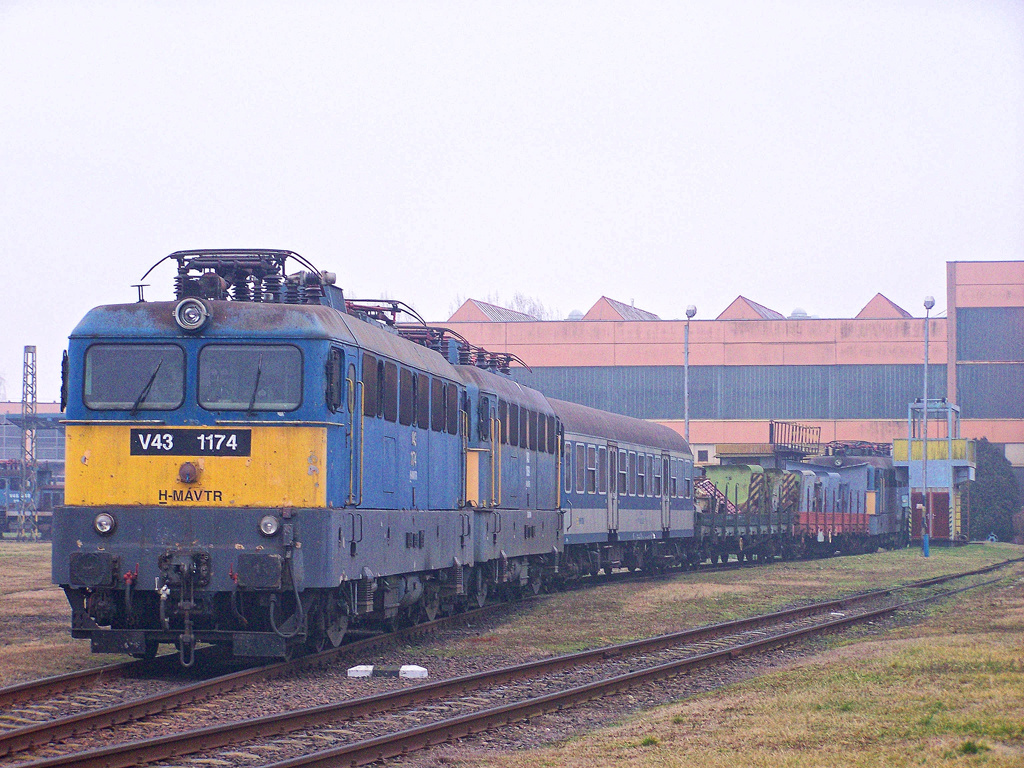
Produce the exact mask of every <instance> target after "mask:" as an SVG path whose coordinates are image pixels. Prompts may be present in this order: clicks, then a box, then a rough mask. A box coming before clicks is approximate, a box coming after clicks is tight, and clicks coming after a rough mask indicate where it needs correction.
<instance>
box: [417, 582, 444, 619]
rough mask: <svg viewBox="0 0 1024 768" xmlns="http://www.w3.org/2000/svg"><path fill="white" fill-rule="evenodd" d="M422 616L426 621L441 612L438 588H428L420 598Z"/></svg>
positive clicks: (434, 617)
mask: <svg viewBox="0 0 1024 768" xmlns="http://www.w3.org/2000/svg"><path fill="white" fill-rule="evenodd" d="M420 604H421V605H422V612H423V616H424V618H425V619H426V620H427V621H433V620H434V619H436V618H437V614H438V613H440V612H441V593H440V592H439V591H438V590H436V589H435V590H428V592H427V594H426V595H424V596H423V599H422V600H420Z"/></svg>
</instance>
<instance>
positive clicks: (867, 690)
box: [0, 542, 1024, 768]
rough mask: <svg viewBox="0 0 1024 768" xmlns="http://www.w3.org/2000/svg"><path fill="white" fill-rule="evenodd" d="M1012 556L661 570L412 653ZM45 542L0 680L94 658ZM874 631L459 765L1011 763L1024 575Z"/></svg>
mask: <svg viewBox="0 0 1024 768" xmlns="http://www.w3.org/2000/svg"><path fill="white" fill-rule="evenodd" d="M1020 556H1024V548H1021V547H1013V546H1011V545H1002V544H996V545H977V546H969V547H963V548H959V549H954V550H945V549H934V550H932V557H931V558H928V559H924V558H922V557H921V556H920V552H919V551H917V550H904V551H900V552H881V553H877V554H874V555H866V556H860V557H849V558H837V559H833V560H827V561H821V560H819V561H807V562H795V563H776V564H774V565H772V566H769V567H766V568H751V569H742V570H735V571H721V572H717V571H708V572H703V573H699V574H679V575H677V576H672V577H669V578H666V579H664V580H659V581H654V582H645V583H641V584H636V583H634V584H619V585H610V586H605V587H602V588H600V589H591V590H581V591H576V592H569V593H562V594H557V595H552V596H549V597H547V598H545V599H543V600H541V601H539V602H537V603H535V604H533V605H532V606H531V607H530V608H529V609H527V610H524V611H520V612H517V614H516V615H515V616H514V617H513V618H511V619H509V620H508V621H507V622H503V623H501V624H500V625H499V626H498V627H497V628H495V629H492V630H489V631H481V633H480V634H479V635H477V636H475V637H469V638H467V639H466V640H464V641H461V642H456V643H451V644H449V645H446V646H444V647H443V648H440V649H435V650H433V651H429V652H431V653H434V654H436V655H445V656H451V655H454V656H458V655H487V654H493V653H504V652H516V653H522V652H523V651H527V652H532V653H534V654H539V655H546V654H552V653H564V652H568V651H572V650H576V649H579V648H584V647H594V646H598V645H603V644H608V643H613V642H620V641H623V640H627V639H631V638H635V637H640V636H649V635H655V634H660V633H663V632H668V631H672V630H676V629H682V628H685V627H692V626H697V625H700V624H707V623H711V622H715V621H721V620H725V619H730V618H736V617H738V616H744V615H750V614H755V613H763V612H765V611H768V610H772V609H775V608H779V607H782V606H784V605H789V604H793V603H797V602H803V601H809V600H817V599H824V598H826V597H829V596H837V595H841V594H846V593H849V592H854V591H863V590H868V589H875V588H880V587H885V586H892V585H896V584H902V583H907V582H910V581H914V580H917V579H922V578H927V577H929V576H935V575H940V574H943V573H951V572H954V571H959V570H967V569H970V568H973V567H981V566H983V565H986V564H989V563H993V562H996V561H1000V560H1004V559H1007V558H1009V557H1020ZM49 560H50V548H49V545H48V544H47V543H19V542H0V573H2V574H3V579H2V580H0V686H3V685H9V684H11V683H14V682H17V681H20V680H25V679H31V678H35V677H40V676H43V675H49V674H56V673H58V672H63V671H67V670H70V669H78V668H81V667H83V666H87V665H95V664H100V663H106V662H108V661H112V660H113V657H108V656H92V655H90V653H89V647H88V643H87V642H85V641H72V640H71V639H70V637H69V634H68V629H67V628H68V625H69V623H70V609H69V608H68V605H67V602H66V600H65V599H64V596H63V594H62V593H61V591H60V590H59V589H57V588H56V587H54V586H52V585H51V584H50V583H49ZM1002 573H1003V574H1004V576H1005V578H1003V580H1002V581H1001V584H1000V586H999V587H998V588H992V587H989V588H985V589H983V590H978V591H976V592H971V593H967V594H966V595H964V596H961V597H959V598H955V599H953V600H950V601H948V602H945V603H943V604H941V605H939V606H938V607H936V608H934V609H932V610H931V611H930V615H929V616H928V618H927V620H925V621H924V622H922V623H918V624H914V625H911V626H905V627H902V628H901V629H898V630H894V631H892V632H890V633H889V634H887V635H886V636H885V637H883V638H878V637H875V638H873V639H871V640H865V641H838V640H837V641H834V642H833V643H832V648H831V650H829V651H827V652H824V653H822V654H820V655H818V656H816V657H813V658H811V659H809V660H805V661H803V662H801V663H799V664H798V665H795V666H793V667H791V668H788V669H785V670H783V671H779V672H775V673H772V674H769V675H766V676H764V677H759V678H756V679H752V680H749V681H746V682H743V683H740V684H737V685H734V686H731V687H728V688H725V689H722V690H720V691H717V692H715V693H712V694H707V695H704V696H700V697H697V698H694V699H689V700H686V701H682V702H677V703H675V704H671V705H668V706H664V707H661V708H659V709H656V710H654V711H652V712H647V713H645V714H644V715H643V717H634V718H630V719H628V720H626V721H624V722H622V723H621V724H619V725H617V726H616V727H614V728H610V729H604V730H601V731H597V732H595V733H593V734H590V735H588V736H585V737H583V738H580V739H575V740H573V741H571V742H569V743H566V744H561V745H556V746H552V747H550V748H546V749H542V750H531V751H528V752H515V753H507V754H504V755H494V754H489V755H487V756H486V758H481V759H480V760H479V761H478V762H473V761H472V760H470V761H467V762H464V765H466V766H467V767H468V766H476V765H498V766H502V767H503V768H538V766H570V767H572V766H580V768H583V766H608V767H609V768H611V766H616V768H620V767H621V766H634V765H635V766H673V767H674V766H683V765H686V766H692V765H700V766H704V765H706V766H728V767H729V768H734V767H735V766H800V767H803V766H808V767H810V766H821V765H835V766H875V765H886V766H903V765H924V764H928V765H939V766H959V765H987V766H1010V765H1015V766H1022V765H1024V567H1022V566H1020V565H1018V566H1016V567H1015V568H1014V569H1013V571H1012V572H1010V573H1007V572H1005V571H1004V572H1002Z"/></svg>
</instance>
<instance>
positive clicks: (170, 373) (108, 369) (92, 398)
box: [82, 344, 302, 411]
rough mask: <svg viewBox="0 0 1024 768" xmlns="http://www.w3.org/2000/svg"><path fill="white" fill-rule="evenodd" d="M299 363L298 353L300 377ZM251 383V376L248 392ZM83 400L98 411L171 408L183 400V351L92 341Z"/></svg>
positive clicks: (86, 357)
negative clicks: (95, 342) (94, 342)
mask: <svg viewBox="0 0 1024 768" xmlns="http://www.w3.org/2000/svg"><path fill="white" fill-rule="evenodd" d="M288 349H293V350H295V353H296V354H299V350H298V349H295V347H288ZM301 366H302V360H301V356H300V358H299V370H298V371H296V375H298V376H300V377H301V375H302V368H301ZM252 382H253V379H252V377H251V376H250V378H249V390H250V391H251V390H252ZM299 389H300V391H301V386H300V388H299ZM239 399H241V398H239ZM82 400H83V402H84V403H85V405H86V407H87V408H92V409H93V410H97V411H127V410H132V411H135V410H140V409H143V410H150V411H173V410H174V409H175V408H177V407H178V406H180V405H181V404H182V403H183V402H184V400H185V353H184V352H183V351H182V349H181V347H178V346H176V345H173V344H93V345H92V346H91V347H89V349H88V350H87V351H86V353H85V385H84V391H83V393H82ZM248 404H249V400H248V397H246V400H245V404H244V405H243V407H245V405H248Z"/></svg>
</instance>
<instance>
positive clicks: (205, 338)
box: [53, 250, 694, 664]
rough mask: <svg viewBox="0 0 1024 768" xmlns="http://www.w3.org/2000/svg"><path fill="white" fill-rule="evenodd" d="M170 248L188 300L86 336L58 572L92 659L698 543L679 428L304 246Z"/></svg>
mask: <svg viewBox="0 0 1024 768" xmlns="http://www.w3.org/2000/svg"><path fill="white" fill-rule="evenodd" d="M168 258H170V259H173V260H174V261H176V263H177V267H178V270H177V277H176V281H175V291H176V300H175V301H173V302H145V301H142V300H141V297H140V301H139V302H138V303H135V304H126V305H115V306H102V307H97V308H96V309H93V310H92V311H90V312H89V313H88V314H87V315H86V317H85V318H84V319H83V320H82V321H81V323H80V324H79V325H78V327H77V328H76V329H75V330H74V332H73V333H72V334H71V338H70V342H69V349H68V365H67V366H65V370H66V371H67V374H66V378H65V382H64V399H65V401H66V409H67V420H66V440H67V451H66V455H67V473H66V474H67V477H66V491H65V506H63V507H61V508H59V509H57V510H55V512H54V532H53V538H54V542H53V579H54V581H55V583H57V584H60V585H61V586H62V587H63V588H64V590H65V593H66V594H67V597H68V600H69V602H70V603H71V606H72V628H71V629H72V634H73V636H74V637H80V638H89V639H90V640H91V643H92V649H93V651H96V652H127V653H131V654H133V655H136V656H151V655H153V654H155V653H156V651H157V648H158V646H159V644H161V643H171V644H174V645H176V646H177V647H178V649H179V652H180V653H181V657H182V662H183V663H186V664H189V663H191V661H192V654H193V651H194V648H195V646H196V644H197V643H198V642H208V643H214V644H220V645H223V646H226V647H228V648H230V650H231V652H232V653H234V654H235V655H237V656H247V657H286V656H288V655H289V654H291V653H292V652H293V651H294V650H295V649H296V648H300V647H309V648H314V649H318V648H323V647H324V646H325V645H328V644H330V645H337V644H338V643H340V642H341V639H342V637H343V636H344V634H345V632H346V631H347V629H348V628H349V626H370V625H372V626H379V625H388V624H392V625H393V624H395V623H402V622H415V621H419V620H424V619H430V618H433V617H434V616H436V615H437V614H438V613H439V612H449V611H454V610H457V609H459V608H460V606H463V605H466V604H470V603H473V604H483V603H484V602H485V601H486V600H487V599H488V597H489V595H491V594H492V593H494V592H501V593H513V594H514V593H517V592H519V591H521V590H524V589H530V590H539V589H540V588H541V586H542V585H543V584H545V582H553V581H555V580H561V579H565V578H571V577H573V576H574V575H580V574H582V573H586V572H593V571H595V570H597V569H598V568H612V567H616V566H619V565H628V566H633V567H640V566H641V565H644V564H648V565H656V564H658V563H660V562H666V561H667V560H669V559H671V558H672V557H673V556H674V555H676V554H678V551H679V547H680V546H681V545H680V543H679V540H680V538H679V537H687V536H690V537H692V535H693V516H694V511H693V510H694V507H693V485H692V472H693V464H692V456H691V455H690V451H689V448H688V446H687V445H686V443H685V441H683V440H682V438H680V437H679V436H678V435H677V434H676V433H674V432H672V431H671V430H669V429H667V428H663V427H659V426H656V425H651V424H647V423H646V422H642V421H638V420H635V419H628V418H626V417H621V416H614V415H611V414H603V413H601V412H599V411H594V410H593V409H588V408H583V407H581V406H575V405H572V404H568V403H560V402H557V401H552V400H548V399H546V398H545V397H544V396H542V395H541V394H540V393H539V392H536V391H534V390H530V389H527V388H525V387H522V386H520V385H519V384H517V383H515V382H514V381H512V380H511V379H510V378H508V377H507V376H503V375H501V374H500V373H498V372H495V371H494V370H488V368H491V369H494V368H501V367H503V366H504V365H507V363H508V360H507V359H504V360H502V359H501V358H495V357H494V356H488V355H486V354H482V353H479V351H476V352H473V351H472V350H470V348H469V347H468V345H465V344H459V343H458V342H457V341H453V340H451V339H450V337H449V336H448V335H446V334H444V333H443V332H439V333H435V332H433V331H431V330H430V329H427V330H426V331H424V330H423V329H422V328H421V329H419V330H417V331H416V332H413V331H407V332H405V333H404V335H403V333H401V332H400V329H398V328H396V327H394V326H393V325H392V324H391V323H380V322H376V321H375V320H374V316H375V314H379V312H378V309H379V307H378V308H377V309H375V308H374V307H372V306H370V307H367V306H362V307H360V306H358V305H355V304H353V303H352V302H348V303H346V301H345V297H344V295H343V293H342V291H341V290H340V289H338V288H337V287H335V286H334V285H333V276H332V275H330V274H329V273H322V272H319V271H317V270H316V269H314V268H312V266H311V265H309V264H308V262H305V261H304V260H302V259H301V257H298V256H297V255H296V254H293V253H291V252H288V251H269V250H231V251H182V252H178V253H175V254H172V255H171V256H170V257H168ZM289 259H294V260H297V261H299V263H300V264H302V265H303V266H304V267H306V269H305V270H304V271H300V272H297V273H295V274H291V275H288V274H287V271H286V269H285V266H286V263H287V261H288V260H289ZM407 336H408V337H415V338H416V341H413V340H410V338H406V337H407ZM460 355H461V356H462V357H461V359H460ZM461 363H469V364H461ZM563 445H564V449H565V455H564V461H563V460H562V458H563V457H562V451H563Z"/></svg>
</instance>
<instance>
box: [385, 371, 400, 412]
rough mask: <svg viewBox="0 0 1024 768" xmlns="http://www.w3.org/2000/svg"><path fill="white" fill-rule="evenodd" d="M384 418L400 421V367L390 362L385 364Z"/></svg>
mask: <svg viewBox="0 0 1024 768" xmlns="http://www.w3.org/2000/svg"><path fill="white" fill-rule="evenodd" d="M382 399H383V401H384V418H385V419H387V420H388V421H397V420H398V365H396V364H395V363H392V362H391V361H390V360H389V361H387V362H385V363H384V392H383V398H382Z"/></svg>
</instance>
